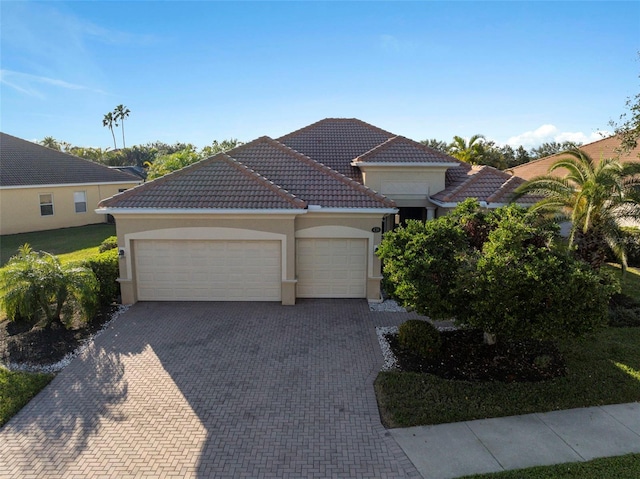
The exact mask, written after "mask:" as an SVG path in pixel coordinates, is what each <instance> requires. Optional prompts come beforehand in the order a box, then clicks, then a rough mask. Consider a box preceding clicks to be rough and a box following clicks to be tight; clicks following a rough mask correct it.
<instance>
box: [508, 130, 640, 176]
mask: <svg viewBox="0 0 640 479" xmlns="http://www.w3.org/2000/svg"><path fill="white" fill-rule="evenodd" d="M620 142H621V138H620V136H619V135H613V136H610V137H608V138H604V139H602V140H598V141H594V142H593V143H588V144H586V145H582V146H581V147H580V150H582V151H583V152H585V153H586V154H587V155H589V156H590V157H591V158H592V159H593V160H595V161H600V160H601V159H603V158H619V159H620V161H622V162H640V143H638V145H637V146H636V147H635V148H634V149H633V150H630V151H628V152H624V153H620V152H619V151H618V148H620ZM562 157H563V154H562V153H557V154H555V155H551V156H547V157H545V158H540V159H539V160H533V161H530V162H529V163H524V164H522V165H519V166H516V167H514V168H511V169H509V170H507V172H508V173H511V174H512V175H514V176H518V177H520V178H523V179H525V180H530V179H532V178H535V177H537V176H544V175H547V174H549V168H550V167H551V165H553V164H554V163H555V162H556V161H558V160H559V159H561V158H562ZM567 173H568V172H567V170H566V169H564V168H558V169H557V170H554V171H553V172H551V174H552V175H554V176H558V177H563V176H565V175H566V174H567Z"/></svg>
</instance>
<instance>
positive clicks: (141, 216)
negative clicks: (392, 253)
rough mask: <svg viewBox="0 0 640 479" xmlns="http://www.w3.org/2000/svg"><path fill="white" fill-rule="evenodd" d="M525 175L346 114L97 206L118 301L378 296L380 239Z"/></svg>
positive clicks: (496, 199) (491, 201)
mask: <svg viewBox="0 0 640 479" xmlns="http://www.w3.org/2000/svg"><path fill="white" fill-rule="evenodd" d="M522 181H523V180H520V179H518V178H513V177H511V176H510V175H508V174H505V173H503V172H500V171H498V170H496V169H494V168H490V167H477V168H476V167H471V166H470V165H467V164H464V163H461V162H459V161H458V160H456V159H454V158H451V157H449V156H447V155H444V154H442V153H440V152H438V151H435V150H433V149H430V148H428V147H426V146H424V145H421V144H419V143H417V142H415V141H413V140H410V139H407V138H404V137H401V136H397V135H394V134H393V133H389V132H387V131H384V130H381V129H380V128H377V127H375V126H373V125H370V124H367V123H365V122H362V121H360V120H356V119H332V118H330V119H325V120H321V121H319V122H317V123H314V124H312V125H309V126H307V127H305V128H302V129H300V130H297V131H295V132H293V133H290V134H288V135H285V136H283V137H281V138H278V139H277V140H274V139H271V138H268V137H261V138H258V139H257V140H255V141H252V142H250V143H247V144H244V145H242V146H240V147H237V148H234V149H233V150H230V151H228V152H226V153H220V154H218V155H216V156H213V157H211V158H208V159H206V160H203V161H200V162H198V163H196V164H193V165H191V166H188V167H186V168H183V169H182V170H179V171H177V172H174V173H171V174H169V175H166V176H164V177H162V178H159V179H157V180H154V181H151V182H148V183H146V184H143V185H140V186H138V187H136V188H133V189H131V190H128V191H126V192H124V193H121V194H118V195H116V196H114V197H112V198H109V199H106V200H104V201H102V202H101V203H100V208H99V209H98V212H99V213H100V214H111V215H113V216H114V218H115V219H116V228H117V234H118V245H119V248H120V253H121V261H120V276H121V277H120V280H119V281H120V284H121V290H122V300H123V302H124V303H133V302H136V301H144V300H154V301H155V300H160V301H162V300H169V301H180V300H200V301H227V300H233V301H280V302H282V304H294V303H295V302H296V300H297V299H298V298H367V299H369V300H370V301H379V300H380V281H381V279H382V276H381V265H380V261H379V260H378V258H377V257H376V255H375V249H376V247H377V245H379V244H380V241H381V239H382V234H383V233H384V231H386V230H389V229H391V228H392V227H393V225H394V223H397V222H400V221H403V220H405V219H408V218H419V219H423V220H427V219H430V218H434V217H436V216H438V215H441V214H445V213H446V212H447V211H448V210H449V209H450V208H452V207H453V206H455V205H456V204H457V202H459V201H462V200H463V199H465V198H467V197H470V196H474V197H477V198H478V199H479V200H480V201H481V203H482V204H483V205H484V206H485V207H488V208H492V207H497V206H501V205H502V204H505V203H506V202H507V201H508V196H509V194H510V193H511V192H512V191H513V189H515V188H516V187H517V186H518V185H519V184H521V183H522Z"/></svg>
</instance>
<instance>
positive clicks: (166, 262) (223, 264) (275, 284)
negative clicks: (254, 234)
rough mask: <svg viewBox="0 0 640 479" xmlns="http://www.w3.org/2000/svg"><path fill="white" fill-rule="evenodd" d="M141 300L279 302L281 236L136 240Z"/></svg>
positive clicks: (136, 260)
mask: <svg viewBox="0 0 640 479" xmlns="http://www.w3.org/2000/svg"><path fill="white" fill-rule="evenodd" d="M135 263H136V272H137V273H136V276H137V279H138V299H139V300H141V301H280V296H281V294H280V289H281V270H280V242H279V241H196V240H140V241H136V242H135Z"/></svg>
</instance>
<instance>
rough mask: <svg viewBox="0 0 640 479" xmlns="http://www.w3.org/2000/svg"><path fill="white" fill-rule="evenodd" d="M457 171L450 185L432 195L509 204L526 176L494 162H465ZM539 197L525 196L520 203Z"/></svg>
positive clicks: (440, 200)
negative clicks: (493, 164) (516, 174)
mask: <svg viewBox="0 0 640 479" xmlns="http://www.w3.org/2000/svg"><path fill="white" fill-rule="evenodd" d="M452 170H456V171H455V176H453V175H452V176H453V181H452V182H451V183H450V184H448V185H447V187H446V188H445V189H444V190H442V191H440V192H438V193H437V194H435V195H432V196H431V199H432V200H434V201H435V202H436V204H437V203H443V204H445V203H447V204H453V203H459V202H461V201H464V200H466V199H467V198H477V199H478V200H479V201H484V202H487V203H498V204H506V203H508V202H509V201H510V199H511V195H512V194H513V192H514V190H515V189H516V188H517V187H518V186H520V185H521V184H522V183H524V181H525V180H523V179H521V178H517V177H514V176H511V175H510V174H508V173H505V172H504V171H500V170H498V169H496V168H493V167H491V166H470V165H466V164H464V163H463V164H461V165H459V167H457V168H452ZM538 199H539V198H537V197H533V196H524V197H522V198H520V199H519V200H518V203H519V204H533V203H535V202H536V201H538Z"/></svg>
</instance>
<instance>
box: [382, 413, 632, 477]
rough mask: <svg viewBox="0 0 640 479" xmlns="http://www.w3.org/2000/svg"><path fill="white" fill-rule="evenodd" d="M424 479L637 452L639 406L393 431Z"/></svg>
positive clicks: (534, 415)
mask: <svg viewBox="0 0 640 479" xmlns="http://www.w3.org/2000/svg"><path fill="white" fill-rule="evenodd" d="M390 432H391V434H392V435H393V437H394V438H395V439H396V441H397V442H398V444H399V445H400V447H402V449H403V450H404V452H405V453H406V454H407V456H408V457H409V459H411V461H412V462H413V464H414V465H415V466H416V468H417V469H418V471H419V472H420V473H421V474H422V476H423V477H424V478H425V479H449V478H455V477H461V476H465V475H469V474H481V473H488V472H499V471H503V470H508V469H521V468H525V467H531V466H542V465H550V464H560V463H564V462H579V461H588V460H591V459H594V458H597V457H607V456H619V455H623V454H628V453H632V452H640V402H636V403H629V404H617V405H611V406H601V407H590V408H581V409H570V410H567V411H555V412H549V413H542V414H527V415H524V416H513V417H503V418H495V419H482V420H478V421H466V422H458V423H452V424H440V425H436V426H418V427H411V428H405V429H391V430H390Z"/></svg>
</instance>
